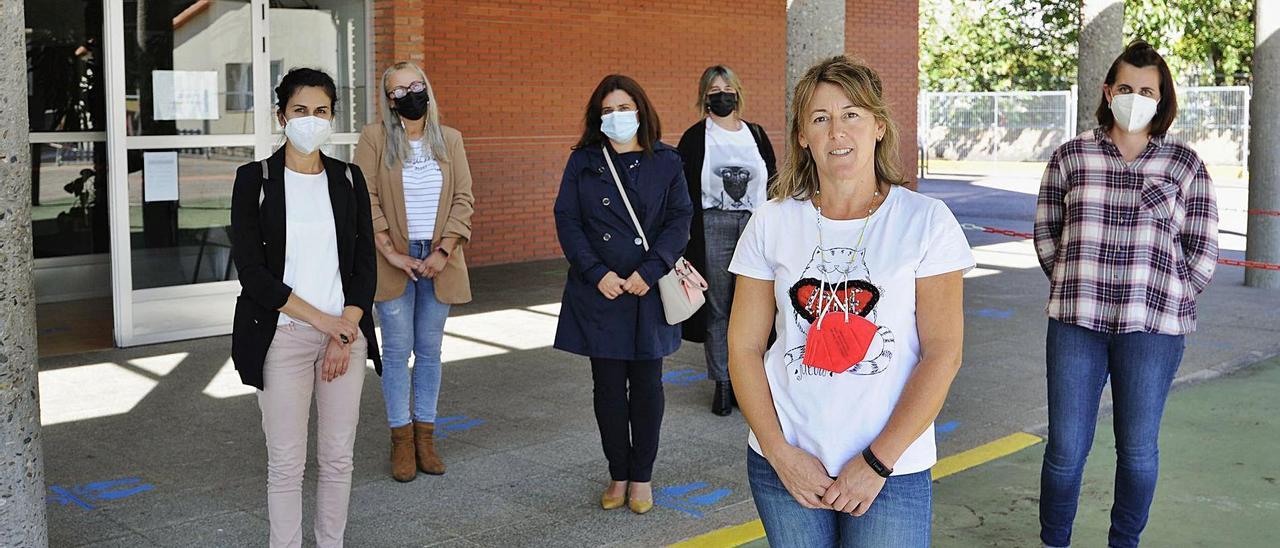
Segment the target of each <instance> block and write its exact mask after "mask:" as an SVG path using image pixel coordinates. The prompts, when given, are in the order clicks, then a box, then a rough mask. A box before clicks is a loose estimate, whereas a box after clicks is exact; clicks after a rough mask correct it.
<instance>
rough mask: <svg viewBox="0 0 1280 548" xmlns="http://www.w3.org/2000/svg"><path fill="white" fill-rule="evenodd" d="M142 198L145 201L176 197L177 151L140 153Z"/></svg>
mask: <svg viewBox="0 0 1280 548" xmlns="http://www.w3.org/2000/svg"><path fill="white" fill-rule="evenodd" d="M142 181H143V185H144V186H143V189H142V198H143V200H144V201H147V202H173V201H177V199H178V153H177V152H143V153H142Z"/></svg>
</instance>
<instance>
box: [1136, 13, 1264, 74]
mask: <svg viewBox="0 0 1280 548" xmlns="http://www.w3.org/2000/svg"><path fill="white" fill-rule="evenodd" d="M1126 8H1127V9H1128V11H1129V14H1130V15H1128V16H1126V18H1125V36H1126V37H1127V38H1130V39H1133V38H1142V39H1144V40H1146V41H1148V42H1150V43H1151V45H1153V46H1155V47H1156V49H1157V50H1159V51H1160V52H1161V53H1162V54H1163V55H1164V56H1165V59H1166V60H1167V61H1168V62H1169V68H1170V70H1172V71H1173V74H1174V78H1175V79H1177V80H1178V81H1179V82H1181V83H1183V84H1186V85H1215V86H1221V85H1229V84H1233V83H1237V82H1236V80H1237V74H1239V75H1240V77H1241V79H1243V78H1244V77H1247V75H1248V73H1249V66H1250V63H1251V62H1252V59H1253V33H1254V30H1253V29H1254V26H1253V18H1254V2H1253V0H1127V4H1126Z"/></svg>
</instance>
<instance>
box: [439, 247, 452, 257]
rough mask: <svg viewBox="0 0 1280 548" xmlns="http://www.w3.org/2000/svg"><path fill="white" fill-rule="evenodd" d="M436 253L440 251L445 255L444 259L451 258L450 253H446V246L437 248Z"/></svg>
mask: <svg viewBox="0 0 1280 548" xmlns="http://www.w3.org/2000/svg"><path fill="white" fill-rule="evenodd" d="M436 251H439V252H440V254H441V255H444V258H446V259H448V258H449V252H448V251H445V249H444V246H440V247H437V248H436Z"/></svg>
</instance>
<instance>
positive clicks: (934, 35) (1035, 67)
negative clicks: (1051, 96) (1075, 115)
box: [920, 0, 1080, 91]
mask: <svg viewBox="0 0 1280 548" xmlns="http://www.w3.org/2000/svg"><path fill="white" fill-rule="evenodd" d="M1079 18H1080V14H1079V0H990V1H985V0H921V2H920V69H921V70H920V74H921V85H922V87H923V89H927V90H932V91H1004V90H1058V89H1067V88H1069V87H1071V84H1072V83H1074V81H1075V55H1076V36H1077V34H1078V33H1079V26H1080V24H1079Z"/></svg>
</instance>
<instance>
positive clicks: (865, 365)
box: [729, 187, 974, 476]
mask: <svg viewBox="0 0 1280 548" xmlns="http://www.w3.org/2000/svg"><path fill="white" fill-rule="evenodd" d="M864 222H866V223H867V224H866V228H865V233H863V232H862V231H863V224H864ZM821 233H822V242H821V244H822V247H821V248H820V247H819V241H818V234H819V227H818V212H817V210H816V209H815V208H814V207H813V203H812V202H810V201H798V200H795V199H791V198H787V199H784V200H781V201H770V202H767V203H766V204H765V205H763V206H760V207H758V208H756V211H755V213H754V214H752V216H751V221H750V222H748V224H747V228H746V230H745V231H744V232H743V234H742V238H741V239H740V240H738V247H737V250H736V251H735V252H734V255H733V261H732V262H731V263H730V265H729V271H730V272H733V273H734V274H740V275H743V276H747V277H751V278H756V279H759V280H771V281H773V282H774V299H775V301H776V303H777V315H776V316H775V318H774V326H775V327H776V329H777V332H778V339H777V341H776V342H775V343H774V344H773V346H771V347H770V348H769V350H768V351H767V352H766V353H765V357H764V368H765V374H766V376H767V377H768V379H769V389H770V390H771V391H772V394H773V403H774V409H775V410H776V411H777V413H778V420H779V423H780V424H781V425H782V433H783V435H784V436H785V437H786V439H787V442H789V443H791V444H792V445H795V446H797V447H800V448H801V449H804V450H805V451H808V452H809V453H812V454H813V455H815V456H817V457H818V459H820V460H821V461H822V464H823V465H824V466H826V468H827V473H828V474H830V475H832V476H836V475H839V473H840V470H841V469H842V468H843V467H844V465H845V464H846V463H847V462H849V460H850V459H852V458H854V457H856V456H858V455H860V454H861V453H862V450H863V449H866V448H867V447H868V446H869V445H871V442H872V441H874V440H875V438H876V436H878V435H880V432H881V431H882V430H883V429H884V427H885V425H886V424H888V422H889V415H890V414H892V412H893V407H894V405H895V404H897V402H898V397H899V396H900V395H901V394H902V390H903V388H904V387H905V386H906V383H907V379H908V378H909V377H910V376H911V371H912V369H914V368H915V366H916V363H917V362H919V360H920V337H919V333H917V330H916V278H924V277H928V276H934V275H938V274H944V273H947V272H953V271H957V270H961V271H967V270H968V269H970V268H972V267H973V266H974V260H973V253H972V252H971V251H970V249H969V243H968V241H967V240H966V239H965V236H964V232H963V230H962V229H961V228H960V224H959V223H958V222H956V219H955V216H953V215H952V214H951V210H950V209H948V208H947V206H946V205H945V204H943V203H942V202H941V201H939V200H937V199H934V198H929V197H927V196H924V195H921V194H917V193H915V192H912V191H910V190H908V189H906V188H903V187H893V188H892V189H891V190H890V192H889V194H888V196H886V197H885V201H884V204H883V205H881V206H880V209H878V210H876V212H875V214H874V215H872V216H871V217H870V218H869V219H867V220H864V219H855V220H850V221H836V220H831V219H827V218H823V219H822V226H821ZM860 235H861V240H862V244H861V245H860V246H858V245H856V242H858V240H859V237H860ZM824 249H825V250H824ZM823 272H828V273H831V274H830V275H828V277H827V280H828V282H829V283H841V282H842V278H843V275H842V274H841V273H843V272H849V276H848V280H849V281H848V282H847V284H845V285H843V286H841V287H845V288H855V290H854V291H852V293H853V294H854V295H855V296H856V297H855V298H857V299H858V300H859V302H866V303H867V304H865V305H856V306H863V307H867V306H869V307H870V310H865V308H862V309H861V310H865V314H864V317H865V318H866V319H868V320H870V321H871V322H872V323H874V324H875V325H876V326H877V327H878V329H877V331H876V334H875V336H874V337H873V339H872V342H871V346H870V348H869V349H868V350H867V354H866V357H865V359H864V360H863V361H861V362H859V363H858V364H857V365H856V366H854V367H852V368H850V369H848V370H846V371H845V372H843V373H840V374H834V373H831V372H828V371H826V370H823V369H818V368H813V367H808V366H806V365H804V364H803V363H802V360H803V357H804V351H805V343H806V342H807V340H808V332H809V327H810V323H811V320H810V319H808V318H806V317H805V316H806V315H807V316H810V317H811V316H812V315H813V311H814V309H816V306H817V293H818V287H817V286H818V280H820V279H822V277H823ZM850 293H851V292H850V291H835V292H831V291H828V292H826V293H824V295H826V297H827V298H828V299H829V298H830V297H832V296H835V297H836V298H845V297H848V296H850ZM869 293H870V294H869ZM868 297H876V298H868ZM802 309H803V310H804V313H803V315H802V313H801V310H802ZM748 442H749V443H750V445H751V447H752V449H754V450H755V451H756V452H757V453H761V450H760V444H759V441H758V440H757V439H756V436H755V433H754V432H753V433H752V434H751V436H750V438H749V440H748ZM936 461H937V450H936V447H935V446H934V439H933V425H930V426H929V429H928V430H926V431H925V432H924V434H922V435H921V436H920V437H919V438H918V439H916V440H915V442H913V443H912V444H911V446H910V447H909V448H907V450H906V452H905V453H903V454H902V457H901V458H899V460H898V461H897V463H895V465H894V474H895V475H900V474H911V473H915V472H920V471H923V470H926V469H928V468H930V467H931V466H933V464H934V463H935V462H936Z"/></svg>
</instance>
